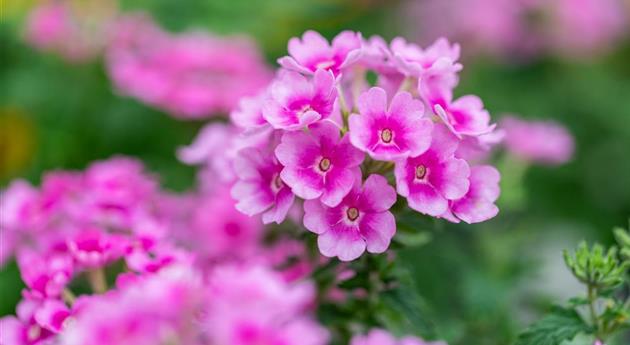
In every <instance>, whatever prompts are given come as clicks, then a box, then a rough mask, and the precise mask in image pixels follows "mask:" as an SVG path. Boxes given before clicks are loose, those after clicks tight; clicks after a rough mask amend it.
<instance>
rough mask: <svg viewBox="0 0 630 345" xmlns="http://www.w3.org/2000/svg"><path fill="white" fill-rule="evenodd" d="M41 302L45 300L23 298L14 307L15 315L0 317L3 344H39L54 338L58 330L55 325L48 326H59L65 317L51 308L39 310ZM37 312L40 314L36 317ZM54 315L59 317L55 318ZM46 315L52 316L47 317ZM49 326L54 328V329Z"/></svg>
mask: <svg viewBox="0 0 630 345" xmlns="http://www.w3.org/2000/svg"><path fill="white" fill-rule="evenodd" d="M43 303H45V302H43V301H42V300H38V299H33V298H25V299H23V300H22V301H20V303H18V305H17V307H16V314H17V317H15V316H5V317H2V318H0V342H2V344H3V345H4V344H6V345H39V344H46V342H50V341H51V340H52V339H54V334H55V333H57V332H58V330H57V329H56V327H50V326H52V325H55V326H57V325H59V326H61V325H62V324H63V321H64V320H63V319H65V317H64V315H62V313H56V312H54V311H53V308H48V310H43V311H40V310H41V309H42V304H43ZM55 309H56V308H55ZM48 311H49V312H50V313H49V312H48ZM38 313H39V314H40V315H39V317H38V318H36V315H37V314H38ZM45 314H48V315H45ZM55 315H58V316H59V317H57V318H55V317H54V316H55ZM48 316H52V317H50V318H49V317H48ZM66 316H67V315H66ZM38 319H39V321H38ZM40 322H41V324H40ZM44 326H46V327H44ZM49 328H54V329H55V331H52V330H50V329H49Z"/></svg>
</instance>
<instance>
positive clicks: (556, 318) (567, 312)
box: [515, 307, 592, 345]
mask: <svg viewBox="0 0 630 345" xmlns="http://www.w3.org/2000/svg"><path fill="white" fill-rule="evenodd" d="M591 331H592V330H591V327H590V326H589V325H587V324H586V323H585V322H584V320H582V318H581V317H580V315H579V314H578V313H577V312H576V311H575V310H573V309H567V308H562V307H555V308H554V309H553V310H552V311H551V313H549V314H547V315H546V316H545V317H543V318H542V319H540V320H539V321H537V322H535V323H534V324H532V325H531V326H529V328H527V329H526V330H525V332H523V333H521V335H520V336H519V337H518V339H517V341H516V344H515V345H560V344H561V343H562V342H563V341H565V340H572V339H573V338H575V336H576V335H578V334H579V333H590V332H591Z"/></svg>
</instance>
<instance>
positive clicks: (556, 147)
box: [500, 116, 575, 165]
mask: <svg viewBox="0 0 630 345" xmlns="http://www.w3.org/2000/svg"><path fill="white" fill-rule="evenodd" d="M500 127H501V128H502V129H503V130H504V131H505V140H504V144H505V148H506V149H507V150H508V152H509V153H510V154H513V155H515V156H516V157H518V158H520V159H523V160H526V161H530V162H532V163H540V164H548V165H559V164H564V163H566V162H568V161H569V160H571V157H572V156H573V151H574V146H575V143H574V140H573V136H572V135H571V133H569V131H568V130H567V129H566V128H565V127H563V126H562V125H560V124H558V123H555V122H551V121H525V120H521V119H518V118H516V117H512V116H508V117H504V118H503V119H502V120H501V122H500Z"/></svg>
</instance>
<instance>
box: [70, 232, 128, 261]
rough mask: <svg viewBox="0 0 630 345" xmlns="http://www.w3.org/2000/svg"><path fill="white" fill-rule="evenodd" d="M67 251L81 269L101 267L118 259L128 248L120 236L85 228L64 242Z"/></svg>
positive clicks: (126, 242) (125, 239)
mask: <svg viewBox="0 0 630 345" xmlns="http://www.w3.org/2000/svg"><path fill="white" fill-rule="evenodd" d="M66 244H67V246H68V251H69V252H70V254H71V255H72V257H73V259H74V260H75V262H76V263H78V264H79V265H80V266H82V267H87V268H98V267H103V266H105V265H107V264H109V263H111V262H113V261H115V260H118V259H120V258H121V257H122V256H123V255H124V253H125V251H126V249H127V248H128V246H129V240H128V239H127V238H126V237H125V236H122V235H117V234H108V233H106V232H104V231H102V230H100V229H97V228H87V229H84V230H82V231H81V232H80V233H78V234H77V235H75V236H73V237H71V238H69V239H68V240H67V241H66Z"/></svg>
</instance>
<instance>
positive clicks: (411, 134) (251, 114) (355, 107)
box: [223, 31, 500, 261]
mask: <svg viewBox="0 0 630 345" xmlns="http://www.w3.org/2000/svg"><path fill="white" fill-rule="evenodd" d="M288 50H289V56H285V57H282V58H280V59H279V60H278V62H279V64H280V65H281V66H282V68H281V69H280V70H279V71H278V73H277V76H276V78H275V79H274V80H273V81H272V82H271V84H270V85H269V87H268V88H267V89H266V90H264V91H263V92H262V93H261V94H260V95H258V96H256V97H253V98H247V99H244V100H243V101H241V104H240V107H239V108H238V109H236V110H235V111H234V112H233V113H232V114H231V118H232V121H233V123H234V124H235V125H236V126H238V127H240V128H241V130H240V134H241V136H240V139H238V140H236V139H235V140H233V142H234V144H233V145H231V146H233V147H236V148H238V149H233V150H227V151H230V158H231V159H232V160H233V171H234V175H235V180H236V181H235V183H234V187H233V188H232V196H233V197H234V198H235V199H236V200H237V201H238V203H237V204H236V207H237V209H239V210H240V211H242V212H243V213H245V214H248V215H256V214H262V218H263V221H264V222H266V223H271V222H277V223H281V222H282V221H284V219H285V217H286V215H287V213H288V212H289V210H290V209H291V208H292V205H293V204H294V202H295V199H296V197H297V198H300V199H302V200H304V206H303V210H304V217H303V223H304V226H305V227H306V228H307V229H308V230H310V231H312V232H314V233H316V234H317V235H318V245H319V249H320V252H321V253H322V254H323V255H325V256H328V257H335V256H336V257H338V258H339V259H341V260H344V261H348V260H353V259H356V258H358V257H359V256H360V255H361V254H362V253H364V252H365V251H366V250H367V251H368V252H371V253H382V252H384V251H385V250H386V249H387V248H388V246H389V244H390V241H391V239H392V237H393V236H394V234H395V232H396V222H395V218H394V215H393V214H392V212H391V210H390V209H391V208H392V206H393V205H394V204H395V203H396V202H397V194H398V195H399V196H401V197H403V198H405V199H406V200H407V204H408V206H409V207H410V208H412V209H414V210H415V211H417V212H420V213H422V214H425V215H428V216H432V217H436V218H444V219H446V220H448V221H451V222H459V221H465V222H467V223H476V222H482V221H485V220H487V219H490V218H492V217H494V216H495V215H496V214H497V212H498V209H497V207H496V205H495V204H494V202H495V200H496V199H497V198H498V195H499V187H498V182H499V178H500V176H499V173H498V171H497V170H496V169H495V168H493V167H491V166H489V165H475V164H473V163H472V159H469V158H470V157H468V154H467V153H468V152H470V151H471V150H477V151H479V150H481V151H488V150H490V149H491V147H492V145H493V144H495V143H496V142H497V137H498V135H497V133H496V131H495V125H494V124H491V123H490V114H489V113H488V111H486V110H485V109H484V106H483V103H482V101H481V100H480V99H479V98H478V97H476V96H474V95H465V96H462V97H460V98H455V97H454V96H453V92H454V89H455V87H456V86H457V84H458V80H459V76H458V72H459V71H460V70H461V69H462V65H461V64H460V63H458V58H459V54H460V49H459V46H458V45H457V44H451V43H449V42H448V41H447V40H446V39H439V40H438V41H436V42H435V43H434V44H433V45H431V46H429V47H427V48H424V49H423V48H421V47H419V46H417V45H415V44H412V43H407V42H406V41H405V40H404V39H402V38H396V39H394V40H393V41H392V42H391V43H390V44H387V43H386V42H385V41H384V40H383V39H382V38H380V37H378V36H375V37H372V38H370V39H364V38H362V36H361V35H360V34H359V33H355V32H350V31H345V32H342V33H340V34H339V35H338V36H336V37H335V38H334V40H333V41H332V43H329V42H328V41H327V40H326V39H325V38H323V37H322V36H321V35H320V34H318V33H316V32H313V31H308V32H306V33H305V34H304V35H303V36H302V38H301V39H300V38H293V39H291V40H290V41H289V45H288ZM372 75H376V80H371V79H372V78H370V76H372ZM224 145H228V143H224ZM228 146H229V145H228ZM224 147H225V146H224ZM223 151H226V150H225V149H223ZM225 155H227V154H226V153H224V154H223V156H225ZM467 159H468V160H467ZM393 185H395V188H394V186H393Z"/></svg>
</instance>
